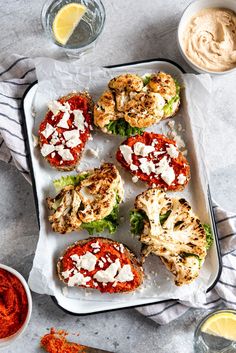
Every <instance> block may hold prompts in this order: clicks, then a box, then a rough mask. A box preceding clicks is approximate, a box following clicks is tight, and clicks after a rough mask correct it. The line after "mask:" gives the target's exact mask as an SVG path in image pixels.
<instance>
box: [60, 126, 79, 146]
mask: <svg viewBox="0 0 236 353" xmlns="http://www.w3.org/2000/svg"><path fill="white" fill-rule="evenodd" d="M63 136H64V138H65V140H66V141H67V142H66V146H67V147H70V148H73V147H76V146H78V145H79V144H80V143H81V140H80V138H79V136H80V134H79V131H78V130H77V129H76V130H69V131H64V132H63Z"/></svg>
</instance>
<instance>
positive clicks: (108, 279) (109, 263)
mask: <svg viewBox="0 0 236 353" xmlns="http://www.w3.org/2000/svg"><path fill="white" fill-rule="evenodd" d="M57 273H58V277H59V279H60V280H61V281H62V282H63V283H65V284H66V285H67V286H69V287H83V288H92V289H97V290H99V291H100V292H102V293H111V294H112V293H121V292H132V291H134V290H135V289H137V288H138V287H139V286H140V285H141V284H142V282H143V269H142V266H141V264H140V263H139V262H138V260H137V258H136V257H135V255H134V254H133V253H132V252H131V251H130V250H129V249H128V248H127V247H126V246H124V245H123V244H121V243H119V242H117V241H114V240H111V239H108V238H102V237H94V238H88V239H84V240H79V241H77V242H76V243H74V244H72V245H71V246H69V247H68V248H67V249H66V251H65V252H64V254H63V255H62V256H61V257H60V259H59V261H58V263H57Z"/></svg>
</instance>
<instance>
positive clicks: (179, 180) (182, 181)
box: [177, 174, 186, 184]
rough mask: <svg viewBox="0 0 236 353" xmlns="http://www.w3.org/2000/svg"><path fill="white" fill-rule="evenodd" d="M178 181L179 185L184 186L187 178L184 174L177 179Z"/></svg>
mask: <svg viewBox="0 0 236 353" xmlns="http://www.w3.org/2000/svg"><path fill="white" fill-rule="evenodd" d="M177 181H178V183H179V184H184V183H185V181H186V176H185V175H184V174H179V175H178V178H177Z"/></svg>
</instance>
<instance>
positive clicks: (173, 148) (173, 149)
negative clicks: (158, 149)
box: [166, 143, 179, 158]
mask: <svg viewBox="0 0 236 353" xmlns="http://www.w3.org/2000/svg"><path fill="white" fill-rule="evenodd" d="M166 151H167V153H168V154H169V156H170V157H171V158H177V157H178V155H179V151H178V149H177V148H176V146H175V145H173V144H172V143H171V144H169V147H167V148H166Z"/></svg>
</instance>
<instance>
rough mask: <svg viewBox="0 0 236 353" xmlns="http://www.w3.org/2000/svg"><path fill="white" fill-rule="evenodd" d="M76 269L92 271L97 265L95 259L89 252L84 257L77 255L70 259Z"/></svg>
mask: <svg viewBox="0 0 236 353" xmlns="http://www.w3.org/2000/svg"><path fill="white" fill-rule="evenodd" d="M70 258H71V259H72V261H73V262H74V263H75V265H76V267H77V268H78V269H80V268H83V269H84V270H88V271H93V270H94V269H95V266H96V263H97V257H96V256H95V255H93V254H92V253H91V252H89V251H87V252H86V253H85V254H84V255H81V256H78V255H77V254H74V255H71V257H70Z"/></svg>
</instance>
